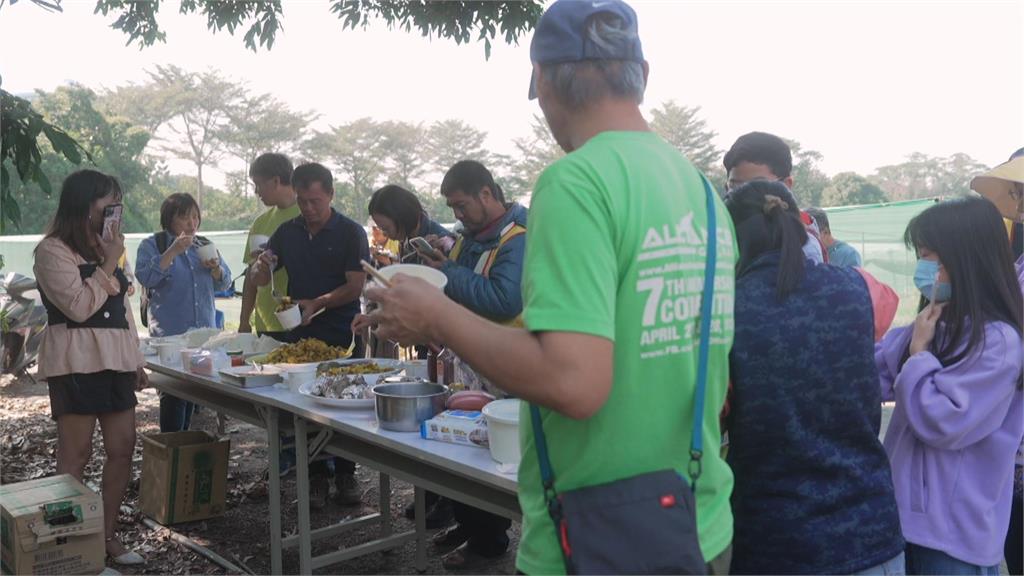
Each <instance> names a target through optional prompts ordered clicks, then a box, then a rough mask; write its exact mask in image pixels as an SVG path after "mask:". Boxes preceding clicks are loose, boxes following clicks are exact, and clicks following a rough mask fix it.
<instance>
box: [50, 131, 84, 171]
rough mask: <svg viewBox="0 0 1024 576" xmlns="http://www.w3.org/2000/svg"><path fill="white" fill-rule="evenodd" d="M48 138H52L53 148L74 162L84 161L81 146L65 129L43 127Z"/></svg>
mask: <svg viewBox="0 0 1024 576" xmlns="http://www.w3.org/2000/svg"><path fill="white" fill-rule="evenodd" d="M43 131H44V132H45V133H46V138H47V139H49V140H50V144H51V145H52V146H53V149H54V150H56V151H57V152H58V153H60V154H63V155H64V157H65V158H67V159H68V161H70V162H71V163H72V164H81V163H82V154H81V153H80V152H79V149H80V148H81V146H80V145H79V144H78V142H75V141H74V139H72V138H71V137H70V136H68V135H67V134H66V133H65V132H64V131H63V130H59V129H57V128H54V127H53V126H46V127H44V128H43Z"/></svg>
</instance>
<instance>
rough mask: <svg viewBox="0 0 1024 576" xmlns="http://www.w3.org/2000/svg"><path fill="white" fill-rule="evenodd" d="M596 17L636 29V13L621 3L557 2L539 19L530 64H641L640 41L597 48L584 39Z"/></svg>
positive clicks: (534, 92) (591, 0) (603, 0)
mask: <svg viewBox="0 0 1024 576" xmlns="http://www.w3.org/2000/svg"><path fill="white" fill-rule="evenodd" d="M597 14H612V15H615V16H618V17H619V18H621V19H622V20H623V21H624V22H625V24H626V26H627V27H636V25H637V21H636V12H634V11H633V8H632V7H630V5H629V4H626V3H625V2H623V1H622V0H558V1H557V2H555V3H554V4H552V5H551V7H549V8H548V9H547V11H545V12H544V15H542V16H541V17H540V21H538V22H537V28H536V30H535V31H534V33H533V40H531V41H530V62H532V63H534V64H562V63H565V62H581V61H584V60H628V61H632V62H643V61H644V51H643V48H642V47H641V46H640V37H639V36H637V38H636V40H635V41H634V42H633V43H632V44H630V45H628V46H622V45H618V46H599V45H597V44H595V43H593V42H591V41H590V40H589V39H588V38H587V35H586V27H587V24H588V23H589V21H590V19H591V18H593V17H594V16H595V15H597ZM529 96H530V100H533V99H534V98H536V97H537V86H536V85H535V84H534V79H533V72H532V71H531V72H530V93H529Z"/></svg>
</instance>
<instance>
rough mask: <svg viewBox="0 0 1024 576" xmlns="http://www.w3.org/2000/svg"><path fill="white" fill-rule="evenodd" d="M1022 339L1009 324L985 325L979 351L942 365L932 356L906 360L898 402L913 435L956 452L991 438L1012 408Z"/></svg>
mask: <svg viewBox="0 0 1024 576" xmlns="http://www.w3.org/2000/svg"><path fill="white" fill-rule="evenodd" d="M1021 356H1022V352H1021V339H1020V336H1019V335H1018V334H1017V332H1016V331H1015V330H1014V329H1013V328H1011V327H1010V326H1009V325H1007V324H1003V323H991V324H989V325H987V326H986V327H985V342H984V345H983V348H982V349H981V350H980V351H979V352H977V353H974V354H971V355H970V356H968V357H967V358H965V359H964V360H961V361H960V362H957V363H956V364H953V365H952V366H947V367H943V366H942V364H941V363H940V362H939V360H938V359H937V358H936V357H935V356H933V355H932V354H931V353H930V352H920V353H918V354H915V355H914V356H912V357H910V359H908V360H907V362H906V363H905V364H904V365H903V369H902V370H901V371H900V373H899V375H898V376H897V377H896V385H895V392H896V402H897V405H902V409H903V410H904V412H905V413H906V414H907V421H908V423H909V425H910V429H911V430H912V431H913V433H914V435H915V436H917V437H918V438H919V439H920V440H921V441H922V442H924V443H926V444H929V445H931V446H934V447H935V448H940V449H945V450H960V449H962V448H965V447H967V446H970V445H971V444H974V443H975V442H978V441H980V440H982V439H984V438H985V437H987V436H989V435H990V434H992V433H993V432H994V431H996V430H997V429H998V428H999V427H1000V426H1002V423H1003V420H1004V419H1005V417H1006V414H1007V411H1008V410H1009V409H1010V405H1011V402H1010V401H1011V399H1012V397H1013V394H1014V391H1015V390H1016V388H1017V384H1018V382H1019V379H1020V374H1021V361H1022V360H1021Z"/></svg>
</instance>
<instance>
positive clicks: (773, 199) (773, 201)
mask: <svg viewBox="0 0 1024 576" xmlns="http://www.w3.org/2000/svg"><path fill="white" fill-rule="evenodd" d="M776 208H781V209H782V210H784V211H785V210H789V204H788V203H787V202H786V201H785V200H783V199H782V198H779V197H778V196H775V195H774V194H765V196H764V213H765V214H771V212H772V211H773V210H775V209H776Z"/></svg>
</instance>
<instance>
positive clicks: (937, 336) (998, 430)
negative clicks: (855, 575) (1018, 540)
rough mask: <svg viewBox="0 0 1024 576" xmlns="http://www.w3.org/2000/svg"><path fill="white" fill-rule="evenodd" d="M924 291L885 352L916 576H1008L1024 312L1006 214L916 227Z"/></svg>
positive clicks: (899, 482) (970, 208)
mask: <svg viewBox="0 0 1024 576" xmlns="http://www.w3.org/2000/svg"><path fill="white" fill-rule="evenodd" d="M905 239H906V242H907V245H908V247H913V248H914V249H915V250H916V252H917V256H918V261H917V271H916V273H915V274H914V282H915V284H916V285H917V287H918V288H919V289H920V290H921V293H922V296H923V297H922V301H921V304H922V307H921V312H920V314H919V315H918V317H917V319H916V320H915V322H914V324H913V325H911V326H907V327H904V328H898V329H895V330H892V331H891V332H889V334H888V335H887V336H886V337H885V338H884V339H883V340H882V341H881V342H879V344H878V345H877V347H876V349H875V362H876V363H877V364H878V369H879V374H880V376H881V386H882V398H883V400H895V402H896V408H895V410H894V412H893V416H892V421H891V422H890V424H889V429H888V431H887V433H886V435H885V443H884V444H885V449H886V452H887V453H888V454H889V460H890V462H891V464H892V473H893V483H894V485H895V488H896V502H897V505H898V507H899V514H900V524H901V526H902V528H903V536H904V538H905V539H906V540H907V550H906V560H907V573H908V574H999V562H1000V560H1001V559H1002V557H1003V539H1004V538H1005V536H1006V529H1007V525H1008V522H1009V517H1010V506H1011V504H1010V503H1011V499H1012V496H1013V486H1012V482H1011V478H1012V468H1013V457H1014V454H1015V452H1016V450H1017V447H1018V446H1020V443H1021V437H1022V435H1024V403H1022V401H1024V393H1022V383H1024V380H1022V371H1021V369H1022V362H1024V358H1022V356H1024V353H1022V350H1021V344H1022V341H1021V333H1022V318H1021V317H1022V314H1024V304H1022V296H1021V290H1020V286H1019V285H1018V284H1017V277H1016V274H1015V270H1014V262H1013V257H1012V255H1011V252H1010V247H1009V245H1008V244H1007V242H1006V236H1005V233H1004V232H1003V228H1002V224H1001V220H1000V216H999V212H998V210H996V208H995V206H993V205H992V204H991V203H990V202H988V201H986V200H983V199H981V198H977V197H975V198H959V199H956V200H951V201H947V202H943V203H940V204H936V205H935V206H932V207H931V208H928V209H927V210H925V211H924V212H922V213H921V214H920V215H918V216H917V217H916V218H914V219H913V220H912V221H911V222H910V225H909V226H908V227H907V231H906V235H905Z"/></svg>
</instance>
